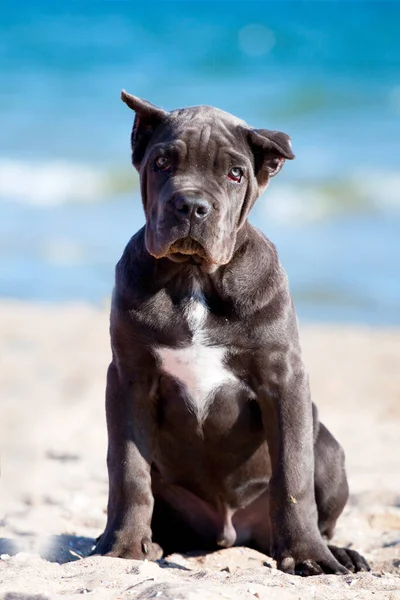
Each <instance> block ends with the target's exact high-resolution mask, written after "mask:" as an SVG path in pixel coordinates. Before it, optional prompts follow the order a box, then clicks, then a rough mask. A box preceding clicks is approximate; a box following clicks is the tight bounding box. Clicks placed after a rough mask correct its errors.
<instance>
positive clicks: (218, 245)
mask: <svg viewBox="0 0 400 600" xmlns="http://www.w3.org/2000/svg"><path fill="white" fill-rule="evenodd" d="M121 98H122V100H123V101H124V102H125V103H126V104H127V105H128V106H129V107H130V108H131V109H132V110H134V111H135V113H136V117H135V121H134V125H133V129H132V136H131V142H132V162H133V164H134V166H135V167H136V169H137V170H138V171H139V173H140V181H141V190H142V199H143V205H144V210H145V214H146V236H145V239H146V247H147V250H148V252H149V253H150V254H151V255H152V256H154V257H156V258H162V257H168V258H170V259H171V260H173V261H175V262H185V261H191V262H196V263H198V264H199V265H201V267H202V268H203V270H205V271H207V272H213V271H215V270H216V269H217V268H218V267H219V266H221V265H225V264H227V263H228V262H229V261H230V260H231V258H232V254H233V252H234V248H235V242H236V237H237V232H238V231H239V229H240V228H241V227H242V226H243V224H244V222H245V221H246V219H247V216H248V214H249V211H250V209H251V207H252V206H253V204H254V202H255V201H256V199H257V198H258V196H259V195H260V194H261V192H263V190H264V189H265V188H266V186H267V185H268V182H269V179H270V178H271V177H273V176H274V175H276V174H277V173H278V172H279V171H280V169H281V168H282V166H283V163H284V162H285V159H292V158H294V155H293V153H292V151H291V146H290V138H289V136H288V135H286V134H285V133H281V132H279V131H268V130H267V129H252V128H250V127H249V126H248V125H247V124H246V123H245V122H244V121H241V120H240V119H238V118H236V117H234V116H232V115H230V114H229V113H226V112H223V111H222V110H219V109H217V108H213V107H211V106H196V107H190V108H184V109H178V110H174V111H172V112H167V111H165V110H163V109H161V108H157V107H156V106H153V105H152V104H150V103H149V102H147V101H146V100H142V99H140V98H137V97H135V96H131V95H130V94H128V93H126V92H122V94H121Z"/></svg>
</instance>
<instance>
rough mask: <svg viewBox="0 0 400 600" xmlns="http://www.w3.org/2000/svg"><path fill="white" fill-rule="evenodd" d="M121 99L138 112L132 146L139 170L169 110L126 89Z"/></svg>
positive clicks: (134, 160) (134, 159)
mask: <svg viewBox="0 0 400 600" xmlns="http://www.w3.org/2000/svg"><path fill="white" fill-rule="evenodd" d="M121 100H122V101H123V102H125V104H126V105H127V106H129V108H131V109H132V110H134V111H135V113H136V116H135V121H134V123H133V129H132V134H131V146H132V163H133V165H134V167H135V168H136V169H137V170H138V171H139V169H140V165H141V163H142V160H143V156H144V153H145V152H146V148H147V144H148V143H149V140H150V138H151V136H152V135H153V133H154V131H155V129H156V128H157V127H158V125H160V124H161V123H162V122H163V121H165V119H167V117H168V116H169V112H168V111H166V110H163V109H162V108H158V107H157V106H154V104H151V103H150V102H147V100H143V99H142V98H137V96H132V95H131V94H128V92H125V90H122V92H121Z"/></svg>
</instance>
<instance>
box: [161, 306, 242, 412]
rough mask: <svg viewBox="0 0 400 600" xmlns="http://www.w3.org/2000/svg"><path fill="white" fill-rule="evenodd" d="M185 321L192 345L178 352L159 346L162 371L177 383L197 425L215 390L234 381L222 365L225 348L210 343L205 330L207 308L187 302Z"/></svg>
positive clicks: (206, 409)
mask: <svg viewBox="0 0 400 600" xmlns="http://www.w3.org/2000/svg"><path fill="white" fill-rule="evenodd" d="M184 317H185V319H186V321H187V323H188V326H189V329H190V331H191V334H192V335H191V342H190V343H189V344H188V345H185V346H183V347H179V348H172V347H169V346H158V347H157V348H156V352H157V354H158V356H159V358H160V360H161V369H162V371H164V372H165V373H167V374H168V375H170V376H171V377H173V378H174V379H176V380H178V381H179V382H180V383H181V384H182V386H183V391H184V394H185V400H186V402H187V404H188V405H189V408H190V409H191V410H192V411H193V412H194V413H195V415H196V417H197V419H198V420H199V422H202V421H204V419H205V417H206V416H207V412H208V408H209V406H210V404H211V402H212V400H213V398H214V394H215V392H216V391H217V389H218V388H220V387H221V386H222V385H224V384H226V383H228V382H235V381H237V380H236V377H235V376H234V375H233V373H231V372H230V371H229V370H228V368H227V366H226V363H225V359H226V355H227V348H226V347H225V346H222V345H216V344H215V342H211V340H210V339H209V336H208V335H207V331H206V329H205V327H204V324H205V321H206V318H207V307H206V306H205V304H204V303H203V302H201V301H199V300H193V299H191V300H189V301H188V303H187V304H186V306H185V308H184Z"/></svg>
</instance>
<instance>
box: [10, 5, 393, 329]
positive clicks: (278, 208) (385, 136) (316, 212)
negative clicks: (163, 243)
mask: <svg viewBox="0 0 400 600" xmlns="http://www.w3.org/2000/svg"><path fill="white" fill-rule="evenodd" d="M399 31H400V3H398V2H396V1H389V2H386V1H385V0H378V1H376V2H373V1H367V0H364V1H363V0H359V1H357V0H354V1H340V0H331V1H313V0H306V1H301V0H294V1H283V0H280V1H279V2H276V1H275V2H269V1H249V0H247V1H246V2H245V1H234V0H219V1H206V0H201V1H200V0H183V1H175V0H163V1H162V0H158V1H152V2H140V1H139V0H136V1H133V0H132V1H128V0H127V1H120V0H109V1H107V0H103V1H101V0H92V1H84V0H75V1H66V2H54V0H35V2H33V1H32V0H16V1H14V2H9V3H3V5H2V8H1V9H0V73H1V82H2V84H1V86H0V296H1V297H8V298H14V299H22V300H33V301H52V302H53V301H54V302H59V301H71V300H87V301H89V302H91V303H95V304H102V303H103V302H104V301H105V300H106V299H107V298H108V297H109V295H110V293H111V289H112V285H113V271H114V265H115V263H116V261H117V260H118V258H119V256H120V255H121V253H122V251H123V248H124V246H125V244H126V242H127V241H128V239H129V238H130V236H131V235H132V234H133V233H135V231H136V230H137V229H138V228H139V227H141V225H142V224H143V222H144V218H143V214H142V206H141V202H140V197H139V190H138V181H137V177H136V174H135V172H134V170H133V167H132V166H131V164H130V148H129V136H130V130H131V126H132V120H133V114H132V113H131V112H130V111H129V110H128V109H127V107H126V106H125V105H124V104H122V102H121V101H120V100H119V94H120V90H121V89H122V88H126V89H127V90H128V91H129V92H131V93H133V94H135V95H138V96H142V97H144V98H147V99H148V100H150V101H151V102H153V103H154V104H158V105H160V106H162V107H164V108H166V109H173V108H177V107H181V106H185V105H195V104H211V105H215V106H218V107H220V108H222V109H224V110H227V111H229V112H232V113H234V114H236V115H238V116H240V117H242V118H244V119H245V120H246V121H248V122H249V123H250V124H251V125H253V126H255V127H265V128H270V129H280V130H282V131H285V132H287V133H289V134H290V135H291V137H292V141H293V149H294V152H295V154H296V160H295V161H293V162H290V163H289V162H288V163H287V164H286V165H285V167H284V169H283V171H282V172H281V174H280V175H279V176H278V177H277V178H276V179H274V180H273V181H272V182H271V185H270V188H269V189H268V190H267V192H266V193H265V194H264V196H263V197H261V198H260V199H259V200H258V203H257V205H256V207H255V209H254V211H253V213H252V217H251V221H252V222H253V223H254V224H255V225H257V226H258V227H259V228H260V229H261V230H262V231H263V232H265V233H266V234H267V235H268V236H269V237H270V238H271V239H272V241H274V242H275V243H276V245H277V247H278V250H279V253H280V256H281V260H282V262H283V264H284V266H285V268H286V269H287V271H288V274H289V278H290V282H291V288H292V292H293V295H294V298H295V302H296V306H297V310H298V313H299V317H300V320H304V321H321V320H324V321H333V322H357V323H367V324H373V325H390V324H397V325H398V324H400V310H399V309H400V171H399V163H400V41H399Z"/></svg>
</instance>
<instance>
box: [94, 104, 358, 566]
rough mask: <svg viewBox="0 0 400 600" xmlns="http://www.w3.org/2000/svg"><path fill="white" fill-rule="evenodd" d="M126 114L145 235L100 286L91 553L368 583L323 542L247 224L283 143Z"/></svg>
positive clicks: (328, 494)
mask: <svg viewBox="0 0 400 600" xmlns="http://www.w3.org/2000/svg"><path fill="white" fill-rule="evenodd" d="M122 100H123V101H124V102H125V103H126V104H127V105H128V106H129V107H130V108H131V109H132V110H133V111H135V113H136V117H135V121H134V125H133V130H132V136H131V143H132V162H133V165H134V166H135V167H136V169H137V170H138V171H139V174H140V183H141V193H142V201H143V207H144V213H145V217H146V224H145V226H144V227H143V228H142V229H140V231H138V232H137V233H136V235H134V236H133V237H132V239H131V240H130V241H129V243H128V245H127V247H126V249H125V251H124V253H123V256H122V258H121V260H120V261H119V263H118V265H117V268H116V283H115V289H114V294H113V301H112V309H111V326H110V330H111V344H112V362H111V364H110V367H109V369H108V375H107V393H106V396H107V398H106V412H107V425H108V439H109V444H108V457H107V463H108V473H109V486H110V487H109V501H108V520H107V526H106V529H105V531H104V533H103V535H102V536H101V538H100V539H99V541H98V543H97V546H96V549H95V551H94V552H95V553H98V554H107V555H109V556H119V557H124V558H134V559H145V558H147V559H150V560H155V559H158V558H160V557H161V556H162V554H163V551H164V552H165V553H169V552H172V551H178V552H185V551H189V550H196V549H202V550H212V549H216V548H218V547H221V546H222V547H228V546H232V545H239V544H240V545H246V546H250V547H253V548H256V549H257V550H259V551H260V552H264V553H266V554H270V555H271V556H273V557H274V558H275V559H276V561H277V565H278V568H279V569H281V570H282V571H285V572H287V573H299V574H302V575H317V574H320V573H347V572H348V571H349V570H350V571H359V570H366V569H368V565H367V563H366V562H365V560H364V559H363V558H362V557H361V556H360V555H359V554H358V553H357V552H355V551H353V550H349V549H344V548H338V547H335V546H330V545H328V544H327V543H326V541H325V540H324V538H328V539H329V538H330V537H331V536H332V534H333V530H334V527H335V523H336V520H337V518H338V517H339V515H340V513H341V512H342V510H343V507H344V506H345V504H346V501H347V497H348V485H347V480H346V474H345V468H344V454H343V450H342V448H341V447H340V445H339V444H338V442H337V441H336V440H335V438H334V437H333V436H332V434H331V433H330V432H329V431H328V430H327V429H326V427H325V426H324V425H323V424H322V423H320V422H319V420H318V413H317V409H316V407H315V405H313V404H312V402H311V399H310V391H309V384H308V377H307V373H306V370H305V368H304V365H303V361H302V357H301V351H300V345H299V336H298V330H297V320H296V314H295V310H294V307H293V302H292V298H291V296H290V292H289V286H288V281H287V277H286V274H285V271H284V269H283V268H282V266H281V264H280V262H279V259H278V256H277V252H276V249H275V247H274V245H273V244H272V243H271V242H270V241H269V239H268V238H266V237H265V236H264V235H263V234H262V233H261V232H260V231H259V230H258V229H256V228H255V227H253V226H252V225H250V223H249V222H248V215H249V212H250V210H251V208H252V206H253V204H254V202H255V201H256V199H257V198H258V196H259V195H260V194H261V193H262V192H263V191H264V190H265V188H266V187H267V185H268V183H269V180H270V179H271V178H272V177H274V176H275V175H276V174H277V173H278V172H279V171H280V170H281V168H282V166H283V164H284V162H285V160H291V159H293V158H294V155H293V153H292V149H291V144H290V138H289V136H288V135H286V134H285V133H281V132H279V131H269V130H267V129H254V128H252V127H249V126H248V125H247V124H246V123H245V122H244V121H242V120H240V119H238V118H236V117H234V116H232V115H230V114H228V113H226V112H223V111H221V110H218V109H216V108H212V107H210V106H197V107H192V108H184V109H178V110H174V111H172V112H167V111H165V110H162V109H161V108H157V107H156V106H153V105H152V104H150V103H149V102H147V101H145V100H141V99H140V98H137V97H134V96H131V95H130V94H128V93H126V92H122Z"/></svg>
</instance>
